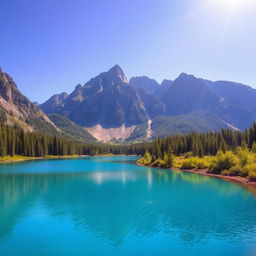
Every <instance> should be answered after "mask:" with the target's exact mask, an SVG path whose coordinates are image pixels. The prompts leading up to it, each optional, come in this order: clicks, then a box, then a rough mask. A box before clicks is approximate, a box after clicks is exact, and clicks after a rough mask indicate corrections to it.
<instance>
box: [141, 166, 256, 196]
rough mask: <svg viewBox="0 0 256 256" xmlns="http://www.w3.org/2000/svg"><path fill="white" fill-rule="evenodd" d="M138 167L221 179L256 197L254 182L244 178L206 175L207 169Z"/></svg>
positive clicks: (255, 184) (255, 183)
mask: <svg viewBox="0 0 256 256" xmlns="http://www.w3.org/2000/svg"><path fill="white" fill-rule="evenodd" d="M136 164H137V165H138V166H142V167H150V168H158V169H166V170H175V171H181V172H187V173H193V174H198V175H202V176H207V177H212V178H217V179H222V180H225V181H228V182H232V183H235V184H238V185H241V186H243V187H245V188H246V189H248V190H250V191H251V192H252V193H253V194H255V195H256V182H253V181H248V180H247V179H246V178H243V177H240V176H225V175H221V174H212V173H207V169H202V170H198V169H181V168H175V167H173V168H164V167H153V166H150V165H144V164H140V163H136Z"/></svg>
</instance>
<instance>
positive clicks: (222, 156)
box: [209, 151, 238, 174]
mask: <svg viewBox="0 0 256 256" xmlns="http://www.w3.org/2000/svg"><path fill="white" fill-rule="evenodd" d="M237 165H238V158H237V156H236V155H235V154H234V153H233V152H232V151H227V152H226V153H223V152H222V151H219V152H218V153H217V155H216V156H215V157H214V158H213V159H212V161H211V163H210V165H209V172H211V173H215V174H220V173H221V172H222V171H224V170H230V168H231V167H233V166H237Z"/></svg>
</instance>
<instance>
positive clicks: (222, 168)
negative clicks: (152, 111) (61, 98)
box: [0, 123, 256, 181]
mask: <svg viewBox="0 0 256 256" xmlns="http://www.w3.org/2000/svg"><path fill="white" fill-rule="evenodd" d="M103 154H114V155H138V156H144V157H142V158H141V159H139V161H138V163H139V164H143V165H149V166H153V167H165V168H171V167H177V168H181V169H207V170H208V172H210V173H214V174H222V175H234V176H242V177H246V178H248V179H249V180H250V181H254V180H256V123H254V124H253V125H252V126H251V127H250V128H249V129H246V130H244V131H238V130H232V129H222V130H221V131H219V132H209V133H195V132H192V133H189V134H186V135H174V136H169V137H167V138H158V139H156V140H154V141H148V142H142V143H133V144H119V145H118V144H111V143H109V144H104V143H96V142H90V143H89V142H88V143H82V142H79V141H74V140H71V139H67V138H64V137H62V136H58V135H56V136H51V135H48V134H43V133H37V132H24V130H23V129H21V128H17V127H11V126H8V125H4V124H2V123H1V124H0V157H5V156H10V157H14V156H17V155H18V156H24V157H44V156H49V155H50V156H66V155H90V156H92V155H103Z"/></svg>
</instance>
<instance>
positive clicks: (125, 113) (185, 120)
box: [0, 65, 256, 142]
mask: <svg viewBox="0 0 256 256" xmlns="http://www.w3.org/2000/svg"><path fill="white" fill-rule="evenodd" d="M0 119H1V121H4V122H5V123H8V124H11V125H19V126H21V127H23V128H24V129H25V130H28V131H31V130H39V131H41V132H48V133H51V134H56V133H62V134H65V135H67V136H70V137H72V138H75V139H78V140H81V141H87V140H90V141H95V140H98V141H104V142H110V141H112V142H123V141H136V140H137V141H141V140H144V139H145V140H146V139H151V138H156V137H158V136H161V137H164V136H168V135H170V134H178V133H187V132H190V131H196V132H207V131H216V130H219V129H221V128H228V127H229V128H232V129H245V128H247V127H249V126H250V125H251V123H252V122H253V121H254V120H255V119H256V90H255V89H253V88H251V87H249V86H246V85H243V84H239V83H234V82H227V81H217V82H212V81H209V80H205V79H201V78H196V77H194V76H193V75H188V74H185V73H182V74H181V75H180V76H179V77H178V78H176V79H175V80H174V81H171V80H167V79H166V80H163V82H162V83H161V84H159V83H158V82H157V81H156V80H154V79H150V78H148V77H146V76H141V77H132V78H131V79H130V80H128V79H127V78H126V76H125V73H124V72H123V70H122V69H121V67H120V66H118V65H116V66H114V67H113V68H111V69H110V70H109V71H107V72H103V73H101V74H99V75H98V76H96V77H94V78H92V79H91V80H89V81H88V82H86V83H85V84H84V85H80V84H79V85H77V86H76V87H75V88H74V90H73V91H72V92H71V93H70V94H68V93H66V92H63V93H60V94H56V95H53V96H52V97H51V98H50V99H48V100H47V101H46V102H44V103H43V104H38V103H32V102H30V101H29V100H28V99H27V98H26V97H25V96H23V95H22V94H21V93H20V92H19V90H18V88H17V86H16V84H15V83H14V81H13V80H12V78H11V77H10V76H9V75H8V74H6V73H3V72H2V70H0Z"/></svg>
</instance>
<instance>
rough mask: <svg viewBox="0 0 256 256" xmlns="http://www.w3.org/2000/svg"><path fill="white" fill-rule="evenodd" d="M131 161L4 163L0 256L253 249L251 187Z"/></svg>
mask: <svg viewBox="0 0 256 256" xmlns="http://www.w3.org/2000/svg"><path fill="white" fill-rule="evenodd" d="M136 159H137V158H136V157H92V158H89V157H88V158H79V159H66V160H40V161H27V162H19V163H11V164H1V165H0V255H1V256H58V255H60V256H80V255H81V256H82V255H86V256H91V255H103V256H104V255H107V256H108V255H110V256H115V255H133V256H134V255H140V256H141V255H146V256H151V255H157V256H165V255H182V256H183V255H184V256H190V255H193V256H201V255H203V256H204V255H208V256H215V255H216V256H217V255H218V256H219V255H221V256H223V255H224V256H225V255H228V256H229V255H231V256H236V255H237V256H243V255H246V256H247V255H248V256H254V255H256V197H255V195H253V194H252V193H251V192H250V191H248V190H246V189H244V188H242V187H241V186H239V185H235V184H232V183H229V182H226V181H223V180H219V179H215V178H210V177H204V176H200V175H197V174H190V173H184V172H180V171H170V170H162V169H152V168H145V167H138V166H136V165H135V161H136Z"/></svg>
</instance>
